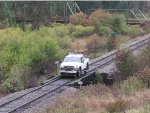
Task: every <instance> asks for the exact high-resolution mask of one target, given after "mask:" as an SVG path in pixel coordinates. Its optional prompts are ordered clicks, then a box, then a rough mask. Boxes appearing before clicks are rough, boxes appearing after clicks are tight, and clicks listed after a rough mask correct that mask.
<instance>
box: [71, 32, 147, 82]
mask: <svg viewBox="0 0 150 113" xmlns="http://www.w3.org/2000/svg"><path fill="white" fill-rule="evenodd" d="M148 43H150V35H146V36H144V38H141V39H140V38H138V40H137V39H136V40H134V42H132V43H131V44H130V45H127V46H124V47H123V48H121V49H120V50H127V51H128V52H133V51H136V50H138V49H139V48H141V47H143V46H145V45H147V44H148ZM120 50H114V51H111V52H109V53H108V54H106V55H104V56H102V57H99V58H96V59H95V60H93V61H92V62H90V63H89V70H88V71H87V74H86V75H85V76H82V77H81V78H79V79H78V80H76V81H73V82H72V83H70V85H73V84H75V83H77V82H79V81H82V80H83V79H85V78H87V77H88V76H89V75H92V74H93V73H95V72H96V71H97V69H102V68H104V67H105V66H107V65H109V64H111V63H113V62H115V61H116V59H117V58H118V54H119V52H120Z"/></svg>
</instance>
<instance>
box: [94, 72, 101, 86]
mask: <svg viewBox="0 0 150 113" xmlns="http://www.w3.org/2000/svg"><path fill="white" fill-rule="evenodd" d="M102 82H103V77H102V76H101V74H100V73H99V72H98V71H96V73H95V76H94V78H93V83H94V84H98V83H102Z"/></svg>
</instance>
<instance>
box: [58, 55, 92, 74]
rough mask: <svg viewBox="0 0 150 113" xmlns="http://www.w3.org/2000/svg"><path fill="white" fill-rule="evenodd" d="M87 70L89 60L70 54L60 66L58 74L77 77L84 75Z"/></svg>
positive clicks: (82, 56)
mask: <svg viewBox="0 0 150 113" xmlns="http://www.w3.org/2000/svg"><path fill="white" fill-rule="evenodd" d="M88 69H89V58H85V57H84V55H83V54H74V53H71V54H69V55H67V56H66V57H65V58H64V60H63V62H62V63H61V64H60V69H59V74H60V75H61V76H74V77H79V76H81V75H82V74H86V72H87V70H88Z"/></svg>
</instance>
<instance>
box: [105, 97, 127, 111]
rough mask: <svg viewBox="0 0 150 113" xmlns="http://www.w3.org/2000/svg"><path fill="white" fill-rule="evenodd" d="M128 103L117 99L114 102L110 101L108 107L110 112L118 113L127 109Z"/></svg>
mask: <svg viewBox="0 0 150 113" xmlns="http://www.w3.org/2000/svg"><path fill="white" fill-rule="evenodd" d="M126 107H127V103H126V102H125V101H124V100H122V99H117V100H115V101H114V102H110V103H108V105H107V107H106V109H107V111H108V112H109V113H118V112H122V111H124V110H125V109H126Z"/></svg>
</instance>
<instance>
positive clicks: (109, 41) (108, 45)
mask: <svg viewBox="0 0 150 113" xmlns="http://www.w3.org/2000/svg"><path fill="white" fill-rule="evenodd" d="M115 47H116V33H115V32H111V33H110V35H109V37H108V39H107V42H106V48H107V50H108V51H111V50H113V49H114V48H115Z"/></svg>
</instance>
